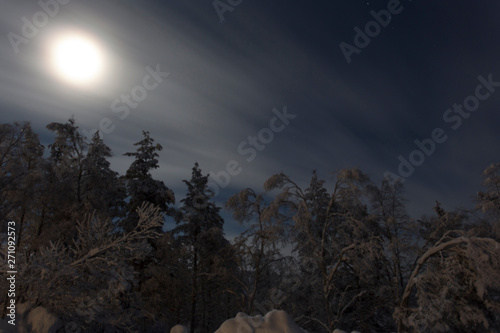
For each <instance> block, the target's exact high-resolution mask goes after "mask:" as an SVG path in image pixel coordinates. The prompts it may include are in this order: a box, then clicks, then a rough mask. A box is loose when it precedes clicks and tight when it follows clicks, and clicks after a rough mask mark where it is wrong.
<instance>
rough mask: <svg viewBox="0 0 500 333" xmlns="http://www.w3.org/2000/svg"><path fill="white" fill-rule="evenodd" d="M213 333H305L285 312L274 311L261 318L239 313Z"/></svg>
mask: <svg viewBox="0 0 500 333" xmlns="http://www.w3.org/2000/svg"><path fill="white" fill-rule="evenodd" d="M215 333H307V331H305V330H303V329H302V328H300V327H299V326H297V324H295V323H294V322H293V320H292V319H291V318H290V317H289V316H288V314H287V313H286V312H285V311H281V310H274V311H271V312H269V313H268V314H266V315H265V316H264V317H262V316H254V317H250V316H248V315H247V314H245V313H243V312H240V313H238V314H237V315H236V318H233V319H228V320H226V321H225V322H224V323H223V324H222V326H221V327H220V328H219V329H218V330H217V331H216V332H215Z"/></svg>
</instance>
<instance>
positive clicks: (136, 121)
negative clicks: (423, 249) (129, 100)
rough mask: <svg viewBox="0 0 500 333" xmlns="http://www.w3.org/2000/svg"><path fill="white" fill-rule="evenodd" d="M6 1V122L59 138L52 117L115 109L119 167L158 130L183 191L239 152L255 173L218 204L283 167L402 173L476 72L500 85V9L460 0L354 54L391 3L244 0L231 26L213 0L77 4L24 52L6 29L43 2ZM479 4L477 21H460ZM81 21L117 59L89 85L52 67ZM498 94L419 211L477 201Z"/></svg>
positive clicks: (411, 188)
mask: <svg viewBox="0 0 500 333" xmlns="http://www.w3.org/2000/svg"><path fill="white" fill-rule="evenodd" d="M1 5H2V8H3V10H2V13H1V14H0V27H1V30H2V31H4V32H5V33H4V36H5V38H3V40H2V42H1V43H0V61H1V63H2V66H1V67H0V89H1V91H2V93H3V95H2V99H1V101H0V110H1V119H2V122H12V121H16V120H17V121H19V120H29V121H31V122H32V123H33V127H34V128H35V130H36V131H37V132H39V133H41V134H42V139H44V140H46V141H47V142H50V136H49V133H48V131H46V130H45V125H46V124H47V123H49V122H53V121H58V122H65V121H66V120H67V119H68V118H69V117H71V116H72V115H74V116H75V117H76V119H77V124H78V125H79V126H80V128H81V129H84V130H86V131H91V130H92V129H96V128H99V124H100V121H101V120H102V119H103V118H107V119H109V120H110V121H111V122H112V125H113V126H114V130H113V131H112V132H111V133H107V134H106V133H105V134H104V139H105V142H106V143H107V144H108V145H110V147H111V148H112V150H113V152H114V153H115V157H114V158H113V159H112V164H113V167H114V168H115V169H116V170H117V171H119V172H121V173H123V172H124V171H125V170H126V169H127V167H128V165H129V163H130V159H129V158H125V157H123V156H121V155H122V154H123V153H125V152H127V151H132V150H133V149H134V147H133V146H132V144H133V143H134V142H137V141H139V140H140V139H141V131H142V130H148V131H150V133H151V135H152V137H153V138H154V139H155V140H156V141H157V142H159V143H160V144H162V146H163V147H164V150H163V151H162V152H161V161H160V163H161V169H160V170H158V173H157V174H156V175H157V176H158V177H159V178H161V179H162V180H164V181H165V183H166V184H167V185H168V186H170V187H172V188H173V189H174V190H175V192H176V194H177V196H178V197H182V196H183V193H185V186H184V184H183V183H182V180H183V179H188V178H189V177H190V172H191V167H192V166H193V164H194V163H195V162H199V163H200V166H201V168H202V170H203V172H205V173H208V172H217V171H220V170H223V169H224V168H225V166H226V163H227V162H228V161H230V160H236V161H238V163H239V164H240V165H241V167H242V168H243V171H242V172H241V174H240V175H238V176H235V177H232V179H231V182H230V184H229V185H228V186H227V187H226V188H224V189H222V191H221V194H220V197H218V198H217V200H218V202H223V200H224V199H225V198H227V197H228V196H230V195H232V194H234V193H236V191H239V190H241V189H242V188H244V187H253V188H256V189H261V188H262V183H263V182H264V180H265V179H266V178H267V177H269V176H271V175H272V174H274V173H276V172H279V171H283V172H285V173H287V174H289V175H290V176H291V177H292V178H294V179H296V180H297V181H298V182H299V183H304V184H307V183H308V182H309V178H310V174H311V171H312V170H313V169H318V171H319V174H320V176H321V177H322V178H326V179H328V177H329V174H330V172H332V171H335V170H337V169H339V168H343V167H359V168H361V169H362V170H364V171H365V172H367V173H368V174H369V175H370V176H371V177H372V178H373V180H374V181H377V182H379V181H380V180H381V178H382V175H383V174H384V172H385V171H391V172H396V169H397V167H398V156H399V155H402V156H408V154H409V153H410V152H411V151H412V150H413V149H415V145H414V143H413V142H414V140H415V139H423V138H425V137H427V136H429V133H430V132H431V131H432V129H434V128H436V127H444V126H446V124H444V122H443V120H442V114H443V112H444V111H445V110H446V109H447V108H449V107H450V106H451V105H453V103H456V102H461V101H463V98H464V97H465V96H467V95H468V94H470V93H471V89H473V88H474V86H475V84H476V77H477V76H478V75H488V74H489V73H493V77H495V78H496V79H497V80H498V81H500V65H499V63H498V61H497V59H498V55H499V53H500V50H499V48H498V43H497V41H498V37H500V36H499V32H498V29H497V28H496V21H497V18H496V16H495V15H496V14H494V13H495V10H498V5H497V4H495V3H488V4H487V5H486V4H485V5H481V6H479V5H477V4H460V5H457V6H456V8H446V10H447V11H449V13H446V12H442V8H441V7H440V5H438V4H423V3H417V2H408V1H405V2H404V6H405V10H404V11H403V12H402V13H401V14H398V16H395V17H393V19H392V21H391V25H390V27H388V28H387V29H386V30H384V31H383V33H381V34H380V35H379V36H378V37H376V38H374V39H373V40H372V41H371V43H370V45H369V46H368V47H367V48H366V49H364V50H363V52H362V53H361V54H359V55H353V61H352V63H351V64H347V62H346V60H345V58H344V57H343V55H342V52H341V51H340V49H339V43H340V42H342V41H346V42H349V43H352V38H353V36H354V31H353V27H354V26H356V25H359V26H362V24H364V23H366V21H367V20H369V19H370V17H371V16H370V15H369V12H370V10H371V9H377V8H378V7H380V8H382V6H384V5H385V3H384V1H380V2H371V3H370V6H369V7H367V6H366V4H358V3H354V2H349V3H343V4H337V3H335V4H333V3H329V2H320V3H318V4H317V6H309V5H304V4H303V3H301V2H285V1H278V2H276V3H273V4H267V3H257V2H254V3H251V2H244V3H243V4H242V5H240V6H238V7H237V8H236V9H235V10H234V11H233V12H230V13H229V12H228V13H226V16H227V17H226V20H225V21H224V23H220V20H219V17H218V16H217V13H216V12H215V11H214V9H213V7H212V5H211V2H210V1H208V2H206V3H199V2H196V3H195V2H194V1H183V2H179V3H176V4H166V3H160V2H154V1H143V2H141V3H138V2H134V1H121V0H114V1H105V2H103V1H97V0H91V1H76V0H75V1H71V2H70V3H68V4H66V5H61V6H60V8H59V10H58V13H57V15H55V16H54V17H51V18H50V22H49V23H48V24H47V25H46V26H44V27H43V28H40V29H39V31H38V33H37V36H35V37H33V38H32V39H30V40H29V42H28V43H27V44H21V45H19V52H18V53H16V52H14V50H13V48H12V45H11V43H10V42H9V39H8V38H6V34H7V33H8V32H14V33H17V34H20V33H21V28H22V24H23V21H22V17H27V18H28V19H30V18H32V17H33V15H34V14H35V13H37V12H38V11H40V10H41V8H40V6H39V5H38V3H37V2H27V1H15V2H13V1H1ZM434 11H439V12H440V13H443V17H442V18H441V19H440V20H439V22H438V21H433V20H424V19H423V18H425V17H426V15H429V14H428V13H433V12H434ZM497 12H498V11H497ZM466 14H467V15H471V17H470V19H469V20H467V22H469V24H470V26H468V27H465V26H463V24H462V23H461V22H462V21H460V22H459V21H457V20H458V19H457V18H459V17H462V16H463V15H466ZM474 15H478V16H477V17H481V18H482V19H481V20H478V19H477V18H474V17H476V16H474ZM70 28H71V29H73V28H74V29H81V30H84V31H86V32H87V33H88V34H89V35H91V36H94V37H95V38H96V40H98V41H99V43H101V44H102V45H104V47H105V52H106V55H107V57H109V60H108V62H109V65H108V67H107V68H106V73H107V76H106V77H104V78H103V80H102V81H101V82H99V84H96V85H93V86H91V87H89V88H88V89H79V88H78V87H72V86H69V85H67V84H65V83H63V82H61V81H60V80H58V79H57V78H55V77H53V75H50V73H49V72H48V69H47V63H46V62H45V60H44V59H45V58H44V57H42V56H41V55H42V54H43V47H44V45H46V43H48V41H49V40H50V39H51V37H52V36H54V35H55V34H57V33H58V32H61V31H66V30H68V29H70ZM450 30H453V34H450V33H449V31H450ZM156 66H159V68H160V69H161V71H163V72H168V73H169V76H168V77H165V78H164V79H163V81H162V82H161V83H159V84H158V85H157V86H156V87H155V88H154V89H151V90H147V97H146V98H145V99H144V100H142V101H140V102H137V103H136V104H137V106H136V107H134V108H132V107H129V111H128V113H127V116H126V117H123V119H122V118H120V115H123V113H117V112H114V111H113V107H112V106H113V103H114V102H115V101H116V100H117V99H118V102H119V103H120V104H119V105H120V106H124V105H125V103H124V102H123V101H121V100H120V99H121V98H122V97H121V96H122V95H123V94H125V95H127V94H129V95H130V94H131V92H132V91H133V89H134V88H136V87H140V86H142V85H143V82H144V78H145V76H146V75H148V73H149V72H148V69H147V68H148V67H149V68H156ZM151 82H153V81H151ZM137 89H139V88H137ZM137 91H139V90H137ZM145 91H146V90H145ZM499 101H500V90H499V91H498V92H496V93H495V94H493V95H492V97H491V98H490V99H488V100H487V101H485V102H484V103H483V105H481V108H480V110H478V111H477V112H476V113H475V114H474V115H473V116H471V117H470V118H469V119H467V120H466V122H464V126H463V128H461V129H460V130H458V131H456V132H450V133H449V139H448V141H447V142H445V143H443V144H441V145H439V146H438V147H437V148H436V152H435V153H434V154H433V155H432V156H430V157H429V158H428V159H427V160H426V161H425V163H424V164H423V165H422V166H420V167H418V168H417V169H416V171H415V173H414V174H413V175H412V176H411V177H410V178H409V179H407V181H406V184H407V187H408V191H407V194H408V197H409V199H410V200H411V205H412V206H411V210H412V212H414V213H415V214H421V213H424V212H426V213H427V212H429V210H430V208H431V207H432V205H433V203H434V201H435V200H440V201H443V202H445V203H447V204H449V205H461V204H466V203H467V202H468V201H469V197H468V195H471V194H473V193H474V192H475V191H476V190H477V189H478V188H479V183H478V181H479V178H478V176H477V172H478V170H482V168H484V167H486V166H487V165H488V164H490V163H493V162H497V161H498V160H497V156H495V155H494V152H493V151H492V148H491V147H496V146H498V145H499V144H500V136H499V134H498V131H496V127H495V125H494V124H497V123H498V120H499V119H498V118H499V116H498V112H496V107H497V105H498V103H499ZM284 106H287V108H288V110H289V112H291V113H293V114H296V115H297V118H296V119H294V120H292V121H291V122H290V124H289V125H287V126H286V128H285V129H284V130H283V131H281V132H279V133H275V135H274V138H273V140H272V142H271V143H269V144H268V145H266V148H265V149H264V150H263V151H260V152H258V155H257V157H256V158H255V160H253V161H252V162H247V161H246V160H245V156H242V155H241V154H240V153H238V145H239V144H240V143H241V142H243V141H244V140H247V138H248V136H252V135H256V134H257V133H258V132H259V131H260V130H261V129H262V128H265V127H266V126H269V121H270V119H271V117H272V116H273V113H272V109H273V108H278V109H281V108H283V107H284ZM47 142H46V143H47ZM446 208H447V209H452V208H453V207H446Z"/></svg>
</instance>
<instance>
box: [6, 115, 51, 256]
mask: <svg viewBox="0 0 500 333" xmlns="http://www.w3.org/2000/svg"><path fill="white" fill-rule="evenodd" d="M43 151H44V146H42V145H41V144H40V141H39V140H38V135H36V134H35V133H34V132H33V130H32V128H31V125H30V123H29V122H25V123H23V124H20V123H14V124H12V125H11V124H3V125H0V219H1V220H2V221H5V220H7V219H9V220H14V221H16V222H17V223H18V224H17V228H16V230H17V237H18V240H17V244H16V245H17V247H18V251H19V250H20V248H21V247H23V245H24V244H25V242H24V240H25V236H26V237H29V236H30V235H29V233H26V234H25V232H27V231H28V229H30V228H31V229H32V227H33V225H34V223H35V221H36V220H37V207H39V203H40V200H39V199H40V197H41V196H42V195H43V189H42V186H41V185H42V184H41V183H42V176H43V174H42V172H41V169H42V168H43V165H44V160H43ZM3 227H4V225H3V224H2V226H1V228H2V229H3ZM26 244H29V242H26Z"/></svg>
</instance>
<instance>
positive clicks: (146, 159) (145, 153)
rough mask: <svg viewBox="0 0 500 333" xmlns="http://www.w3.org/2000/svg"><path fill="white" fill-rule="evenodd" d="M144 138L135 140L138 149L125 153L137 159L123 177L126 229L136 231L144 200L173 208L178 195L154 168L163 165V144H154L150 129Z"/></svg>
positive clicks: (163, 210)
mask: <svg viewBox="0 0 500 333" xmlns="http://www.w3.org/2000/svg"><path fill="white" fill-rule="evenodd" d="M142 134H143V136H144V138H143V139H142V140H141V141H139V142H136V143H134V146H137V147H138V148H137V151H136V152H134V153H131V152H129V153H125V154H124V155H125V156H130V157H134V161H133V162H132V164H131V165H130V167H129V168H128V170H127V172H126V174H125V176H124V177H123V179H124V181H125V184H126V188H127V195H128V200H129V202H128V207H127V213H128V215H127V218H126V219H125V220H124V222H123V229H124V231H130V230H132V229H133V228H134V227H135V225H136V223H137V213H136V209H137V207H140V206H141V205H142V203H143V202H149V203H152V204H153V205H155V206H156V207H159V208H160V210H161V211H162V212H166V213H168V212H169V211H170V209H169V207H168V205H169V204H173V203H175V196H174V193H173V192H172V190H170V189H169V188H168V187H167V186H166V185H165V184H164V183H163V182H162V181H159V180H155V179H153V176H152V175H151V171H152V170H154V169H157V168H159V165H158V157H159V155H158V153H157V152H158V151H161V150H162V149H163V148H162V146H161V145H160V144H158V143H157V144H154V139H152V138H151V137H150V136H149V132H147V131H143V132H142Z"/></svg>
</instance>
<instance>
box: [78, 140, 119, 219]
mask: <svg viewBox="0 0 500 333" xmlns="http://www.w3.org/2000/svg"><path fill="white" fill-rule="evenodd" d="M111 156H112V154H111V149H110V148H109V147H108V146H106V144H104V142H103V140H102V139H101V137H100V136H99V132H96V133H95V134H94V136H93V137H92V140H91V142H90V144H89V147H88V152H87V155H86V156H85V158H84V160H83V177H82V193H83V194H82V201H83V206H84V209H85V210H86V211H89V212H94V211H95V212H96V214H97V216H99V217H100V218H102V219H108V218H109V219H113V218H119V217H121V216H122V215H123V209H124V206H125V201H124V200H125V196H126V190H125V186H124V185H123V182H122V180H121V179H120V178H119V177H118V173H117V172H115V171H113V170H111V168H110V163H109V161H108V160H107V158H109V157H111Z"/></svg>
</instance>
